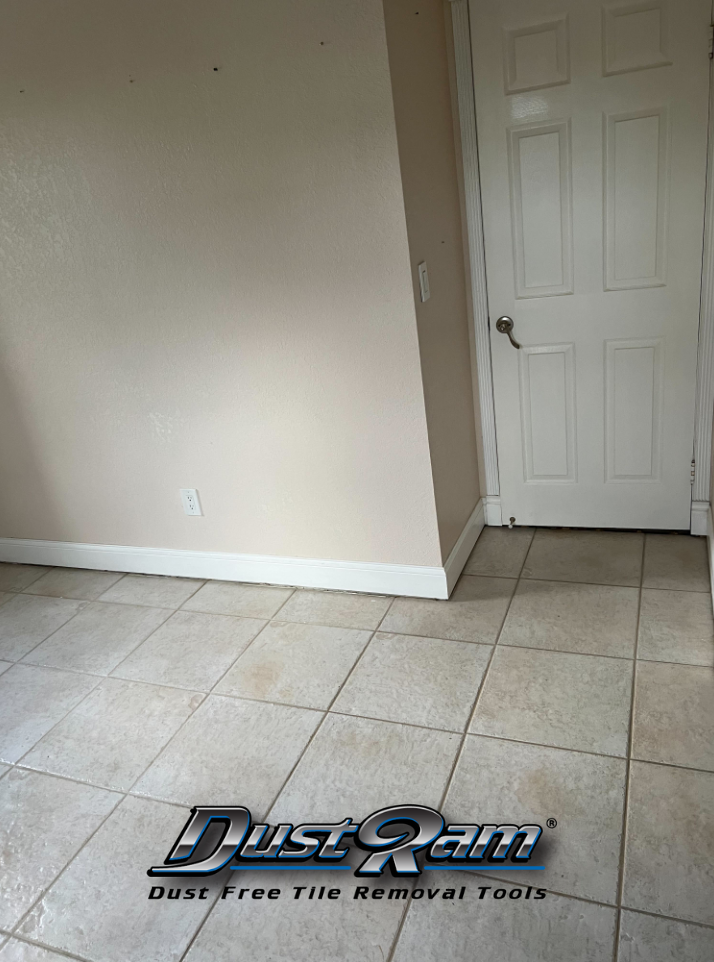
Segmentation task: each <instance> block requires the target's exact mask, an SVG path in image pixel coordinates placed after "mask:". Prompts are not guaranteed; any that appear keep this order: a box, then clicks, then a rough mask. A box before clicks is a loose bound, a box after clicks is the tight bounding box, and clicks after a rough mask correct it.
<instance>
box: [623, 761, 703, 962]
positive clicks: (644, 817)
mask: <svg viewBox="0 0 714 962" xmlns="http://www.w3.org/2000/svg"><path fill="white" fill-rule="evenodd" d="M628 808H629V814H628V823H627V852H626V856H625V883H624V891H623V898H622V904H623V905H624V906H625V907H627V908H632V909H641V910H642V911H644V912H654V913H657V914H659V915H669V916H673V917H675V918H678V919H684V920H688V921H692V922H703V923H706V924H709V925H712V924H714V774H712V773H710V772H693V771H688V770H686V769H683V768H670V767H669V766H667V765H648V764H647V763H646V762H633V763H632V769H631V774H630V792H629V805H628ZM648 962H650V960H648ZM677 962H679V960H677Z"/></svg>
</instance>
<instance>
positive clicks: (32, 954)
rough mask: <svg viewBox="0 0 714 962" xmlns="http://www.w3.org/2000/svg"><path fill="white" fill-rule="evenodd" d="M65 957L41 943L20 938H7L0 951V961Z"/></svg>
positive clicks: (54, 960)
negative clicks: (37, 943)
mask: <svg viewBox="0 0 714 962" xmlns="http://www.w3.org/2000/svg"><path fill="white" fill-rule="evenodd" d="M66 958H67V956H66V955H58V954H57V953H56V952H51V951H50V950H49V949H43V948H42V946H41V945H33V944H32V943H31V942H21V941H20V939H8V941H7V942H6V944H5V945H3V947H2V951H0V962H61V960H62V959H66Z"/></svg>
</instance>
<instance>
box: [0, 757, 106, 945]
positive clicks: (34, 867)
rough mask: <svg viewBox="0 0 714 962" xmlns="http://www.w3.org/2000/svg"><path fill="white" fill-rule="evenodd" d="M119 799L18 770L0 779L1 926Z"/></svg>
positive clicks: (17, 915) (15, 918)
mask: <svg viewBox="0 0 714 962" xmlns="http://www.w3.org/2000/svg"><path fill="white" fill-rule="evenodd" d="M120 800H121V796H119V795H116V794H115V793H114V792H105V791H102V790H101V789H99V788H93V787H92V786H90V785H78V784H77V783H76V782H70V781H67V780H66V779H63V778H51V777H50V776H49V775H41V774H39V773H38V772H26V771H22V770H21V769H18V768H16V769H15V770H14V771H12V772H10V773H9V775H8V776H7V777H6V778H3V779H2V781H0V852H1V853H2V856H1V861H2V871H1V872H0V896H1V897H0V926H2V927H3V928H5V929H8V930H9V929H11V928H13V927H14V926H15V925H17V923H18V922H19V921H20V919H21V918H22V916H23V915H24V914H25V912H27V910H28V909H29V908H30V907H31V905H32V903H33V902H34V901H35V899H37V898H38V897H39V896H40V894H41V893H42V891H43V889H46V888H47V887H48V886H49V885H50V884H51V883H52V882H53V881H54V879H55V878H56V877H57V876H58V875H59V873H60V872H61V871H62V869H63V868H64V867H65V865H66V864H67V863H68V862H69V860H70V859H71V858H72V857H73V856H74V855H75V854H76V852H78V851H79V849H80V848H81V846H82V845H83V844H84V842H85V841H86V840H87V839H88V838H89V836H90V835H91V834H92V832H93V831H94V830H95V829H96V828H98V827H99V825H100V824H101V822H102V820H103V819H104V818H105V817H106V816H107V815H108V814H109V813H110V812H111V810H112V809H113V808H114V806H115V805H116V804H117V803H118V802H119V801H120ZM2 957H3V956H2V954H1V953H0V958H2Z"/></svg>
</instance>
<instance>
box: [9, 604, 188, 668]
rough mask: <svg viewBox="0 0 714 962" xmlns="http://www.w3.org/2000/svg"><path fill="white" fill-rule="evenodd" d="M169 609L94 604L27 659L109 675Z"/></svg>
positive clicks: (35, 663) (88, 606) (37, 663)
mask: <svg viewBox="0 0 714 962" xmlns="http://www.w3.org/2000/svg"><path fill="white" fill-rule="evenodd" d="M169 614H170V612H169V611H168V609H165V608H143V607H141V608H140V607H133V606H131V605H109V604H104V603H103V602H100V601H92V602H90V603H89V604H88V605H87V607H86V608H84V610H83V611H81V612H80V613H79V614H78V615H77V616H76V617H75V618H73V619H72V621H71V622H70V623H69V624H67V625H65V626H64V627H63V628H60V629H59V631H56V632H55V633H54V635H52V636H51V637H50V638H48V639H47V641H44V642H43V643H42V644H41V645H39V646H38V647H37V648H35V649H34V650H33V651H31V652H30V653H29V655H27V656H26V658H25V660H26V661H28V662H31V663H32V664H34V665H52V666H54V667H56V668H71V669H73V670H75V671H91V672H94V673H96V674H99V675H106V674H108V673H109V672H110V671H111V670H112V669H113V668H116V666H117V665H118V664H119V662H120V661H122V660H123V659H124V658H126V656H127V655H128V654H129V653H130V652H131V651H133V650H134V648H136V647H137V646H138V645H139V644H140V643H141V642H142V641H144V639H145V638H148V636H149V635H150V634H151V632H152V631H154V630H155V629H156V628H158V627H159V625H160V624H161V623H162V622H164V621H165V620H166V619H167V618H168V616H169Z"/></svg>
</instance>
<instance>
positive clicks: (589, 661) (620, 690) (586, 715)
mask: <svg viewBox="0 0 714 962" xmlns="http://www.w3.org/2000/svg"><path fill="white" fill-rule="evenodd" d="M631 694H632V662H629V661H620V660H618V659H616V658H598V657H597V656H595V655H574V654H570V653H568V654H564V653H563V652H560V651H535V650H533V649H531V648H503V647H501V646H500V645H499V646H498V647H497V648H496V651H495V654H494V658H493V661H492V662H491V667H490V669H489V672H488V676H487V678H486V682H485V684H484V687H483V691H482V693H481V697H480V699H479V702H478V705H477V706H476V712H475V713H474V717H473V720H472V722H471V727H470V731H472V732H476V733H478V734H481V735H495V736H497V737H499V738H515V739H516V740H518V741H524V742H539V743H540V744H543V745H553V746H555V747H556V748H574V749H577V750H579V751H584V752H601V753H602V754H603V755H622V756H625V755H626V754H627V740H628V732H629V724H630V700H631Z"/></svg>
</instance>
